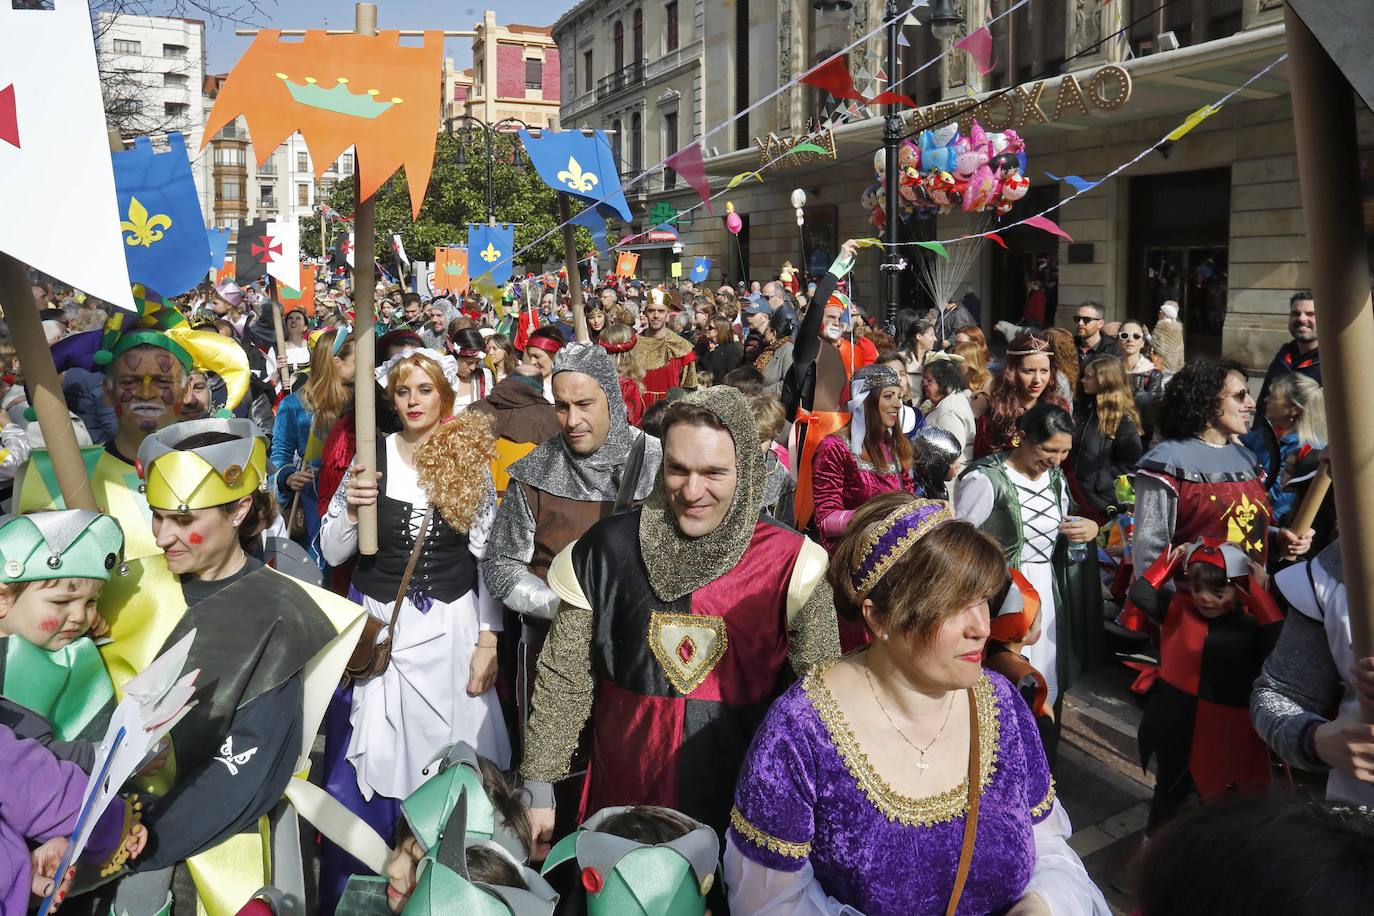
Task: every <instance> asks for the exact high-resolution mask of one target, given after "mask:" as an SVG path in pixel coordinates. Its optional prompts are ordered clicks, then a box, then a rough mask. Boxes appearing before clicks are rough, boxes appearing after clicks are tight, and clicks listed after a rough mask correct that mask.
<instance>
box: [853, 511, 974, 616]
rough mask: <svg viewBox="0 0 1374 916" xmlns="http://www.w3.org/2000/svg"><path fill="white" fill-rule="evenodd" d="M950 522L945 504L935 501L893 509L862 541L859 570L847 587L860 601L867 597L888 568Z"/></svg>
mask: <svg viewBox="0 0 1374 916" xmlns="http://www.w3.org/2000/svg"><path fill="white" fill-rule="evenodd" d="M952 521H954V512H953V511H952V510H951V509H950V507H949V503H946V502H942V501H940V500H938V499H915V500H912V501H911V502H909V503H907V504H905V505H903V506H901V507H899V508H897V509H894V510H893V511H892V512H890V513H888V515H887V517H886V518H884V519H883V520H882V521H881V522H879V523H878V524H877V525H875V526H874V528H873V530H872V531H870V532H869V533H868V536H867V537H865V538H864V552H863V556H862V557H861V558H860V560H859V568H858V569H856V570H855V571H854V572H853V573H851V574H850V577H849V584H850V585H852V586H853V587H854V593H855V594H856V595H858V596H859V598H860V599H862V598H865V597H867V595H868V593H869V592H870V591H872V590H873V586H875V585H877V584H878V581H879V580H880V579H882V577H883V576H884V575H886V574H887V571H888V570H889V569H891V568H892V564H894V563H896V562H897V561H898V560H899V559H901V558H902V557H903V556H905V555H906V552H907V551H908V550H910V549H911V545H912V544H915V543H916V542H917V541H919V540H920V539H921V538H923V537H925V536H926V534H928V533H929V532H930V531H932V530H933V529H935V528H937V527H939V526H940V525H943V524H944V523H945V522H952Z"/></svg>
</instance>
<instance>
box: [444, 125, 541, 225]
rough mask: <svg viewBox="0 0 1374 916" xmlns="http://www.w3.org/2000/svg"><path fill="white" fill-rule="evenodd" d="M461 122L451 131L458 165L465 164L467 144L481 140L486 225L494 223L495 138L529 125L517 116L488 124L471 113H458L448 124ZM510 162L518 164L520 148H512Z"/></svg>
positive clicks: (526, 128)
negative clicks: (455, 138) (483, 161)
mask: <svg viewBox="0 0 1374 916" xmlns="http://www.w3.org/2000/svg"><path fill="white" fill-rule="evenodd" d="M460 122H461V123H462V125H463V126H462V127H460V128H458V129H457V130H455V131H453V133H454V134H455V135H456V136H457V137H458V165H459V166H463V165H466V164H467V162H466V157H465V155H464V149H465V148H466V147H467V145H468V144H471V143H473V142H474V141H475V140H480V141H481V142H482V148H483V151H484V152H485V153H486V160H487V225H488V226H495V225H496V204H495V201H494V200H493V199H492V162H493V161H494V160H495V159H496V138H497V137H499V136H500V135H502V134H510V133H513V132H514V131H515V130H519V129H523V130H528V129H529V125H528V124H526V123H525V122H524V121H522V120H520V119H519V118H502V119H501V120H500V121H497V122H496V123H495V124H488V123H486V122H485V121H481V120H478V119H477V118H474V117H473V116H472V115H459V116H458V117H456V118H452V119H451V120H450V122H449V123H450V126H451V125H453V124H455V123H460ZM512 157H513V158H512V162H513V164H516V165H519V163H520V148H519V147H514V148H513V149H512Z"/></svg>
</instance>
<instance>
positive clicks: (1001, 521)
mask: <svg viewBox="0 0 1374 916" xmlns="http://www.w3.org/2000/svg"><path fill="white" fill-rule="evenodd" d="M1016 430H1017V443H1018V444H1017V446H1016V448H1014V449H1012V450H1011V451H1007V452H999V453H997V454H995V455H989V456H988V457H986V458H982V459H979V460H978V461H975V462H974V463H973V465H972V466H971V467H970V468H969V470H967V471H966V472H965V473H964V476H963V477H962V478H961V479H960V481H959V488H958V491H957V492H956V493H955V500H954V511H955V514H956V515H958V516H959V517H960V518H966V519H968V520H969V521H970V522H973V524H975V525H977V526H978V527H979V528H981V529H983V530H984V531H986V532H987V533H988V534H991V535H992V536H993V537H994V538H996V539H997V541H998V543H999V544H1001V545H1002V552H1003V554H1004V555H1005V557H1006V562H1007V566H1009V567H1011V568H1012V569H1018V570H1020V571H1021V573H1022V574H1023V575H1024V576H1025V577H1026V578H1027V579H1028V580H1029V581H1030V583H1031V585H1032V586H1034V588H1035V590H1036V592H1037V593H1038V594H1039V595H1040V608H1041V610H1040V615H1041V616H1040V620H1041V631H1042V635H1041V637H1040V639H1039V641H1038V642H1036V643H1035V644H1034V645H1028V646H1026V648H1025V655H1026V658H1027V659H1028V660H1029V661H1030V663H1031V665H1032V666H1033V667H1034V668H1035V669H1036V670H1037V671H1039V672H1040V673H1041V674H1043V675H1044V676H1045V681H1046V684H1047V686H1048V691H1049V693H1048V697H1047V699H1046V704H1047V706H1053V708H1054V721H1055V722H1057V721H1058V718H1059V710H1060V706H1061V705H1062V702H1063V699H1062V698H1063V693H1064V691H1065V690H1067V689H1068V688H1069V686H1070V684H1072V682H1073V679H1074V677H1076V676H1077V674H1078V673H1079V671H1081V670H1082V667H1083V665H1084V663H1085V661H1086V660H1087V657H1088V654H1089V651H1090V648H1091V646H1092V645H1093V641H1092V640H1093V636H1094V632H1095V631H1094V628H1097V630H1096V632H1098V633H1100V628H1101V620H1102V617H1101V607H1102V590H1101V585H1100V583H1099V582H1098V580H1097V564H1096V562H1091V563H1089V562H1074V561H1072V560H1071V559H1070V558H1069V553H1068V551H1069V548H1070V545H1072V544H1090V543H1091V541H1092V540H1093V539H1094V538H1095V537H1097V524H1096V523H1094V522H1093V521H1091V520H1089V519H1086V518H1079V517H1077V516H1076V515H1075V514H1074V511H1075V507H1074V505H1073V501H1072V496H1071V495H1070V493H1069V488H1068V484H1067V481H1066V478H1065V475H1064V472H1063V471H1062V470H1060V464H1061V463H1062V462H1063V461H1064V459H1065V458H1067V457H1068V455H1069V450H1070V449H1071V447H1072V446H1073V434H1074V425H1073V417H1071V416H1070V415H1069V412H1068V411H1067V410H1064V409H1063V408H1062V407H1057V406H1055V405H1054V404H1037V405H1036V406H1035V407H1032V408H1031V409H1030V410H1029V411H1027V412H1026V413H1025V414H1023V415H1022V416H1021V418H1020V420H1018V421H1017V425H1016ZM1094 556H1095V555H1094ZM1041 738H1042V739H1044V742H1045V752H1046V753H1047V754H1048V755H1049V758H1050V764H1051V766H1053V764H1054V756H1055V745H1056V743H1057V741H1058V727H1057V726H1056V725H1053V724H1052V723H1051V727H1050V728H1044V729H1042V733H1041Z"/></svg>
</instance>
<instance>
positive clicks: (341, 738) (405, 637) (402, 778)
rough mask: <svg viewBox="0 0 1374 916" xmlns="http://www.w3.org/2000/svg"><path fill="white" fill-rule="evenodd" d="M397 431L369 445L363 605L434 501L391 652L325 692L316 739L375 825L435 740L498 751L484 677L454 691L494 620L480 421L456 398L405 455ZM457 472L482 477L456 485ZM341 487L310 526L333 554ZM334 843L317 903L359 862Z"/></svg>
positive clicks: (358, 591)
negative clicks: (471, 689)
mask: <svg viewBox="0 0 1374 916" xmlns="http://www.w3.org/2000/svg"><path fill="white" fill-rule="evenodd" d="M399 358H401V357H396V358H395V359H399ZM450 361H451V358H450ZM389 369H390V366H389V365H387V366H383V367H381V368H380V369H379V370H378V371H379V372H382V371H384V370H389ZM399 442H400V434H399V433H393V434H391V435H389V436H387V437H386V440H385V443H384V445H383V447H382V448H379V449H378V451H377V469H378V471H380V472H381V473H382V475H383V476H382V478H381V489H382V492H381V493H380V494H379V495H378V499H377V527H378V531H379V533H380V535H381V536H380V538H379V540H380V542H381V543H380V548H379V550H378V551H377V553H376V554H375V555H374V556H370V557H369V556H359V557H358V560H357V565H356V566H355V567H354V571H353V578H352V583H351V586H350V591H349V595H350V597H352V598H353V599H354V600H355V601H358V602H360V603H361V604H363V606H364V607H366V608H367V612H368V613H369V614H371V615H372V616H373V617H376V618H378V619H379V620H381V621H383V622H388V621H390V619H391V614H392V606H393V603H394V601H395V599H396V593H397V590H398V589H399V587H400V582H401V577H402V575H403V573H404V570H405V568H406V564H407V561H408V560H409V558H410V554H411V551H412V548H413V547H414V546H415V538H416V536H417V535H418V534H419V529H420V525H421V522H422V520H423V518H424V517H425V514H426V511H427V510H428V509H429V508H430V507H431V506H434V507H435V509H436V510H437V511H435V512H434V513H433V514H432V516H431V519H430V522H429V526H428V530H427V531H426V532H425V535H424V546H423V547H422V548H421V550H420V553H419V559H418V561H417V563H416V565H415V572H414V575H413V576H412V578H411V580H410V584H409V586H408V588H407V591H406V596H405V599H404V601H403V602H402V605H401V612H400V616H399V618H398V621H397V625H396V631H395V635H394V637H393V640H392V647H391V662H390V664H389V665H388V666H387V668H386V670H385V671H384V672H383V673H382V674H380V675H378V676H377V677H373V678H369V679H367V680H364V681H360V682H357V683H356V684H354V685H352V686H351V687H345V688H342V689H341V690H340V691H338V692H337V693H336V695H335V702H334V703H333V704H331V707H330V714H329V720H328V723H327V729H326V751H325V788H326V789H327V790H328V791H329V793H330V794H331V795H333V796H334V797H335V798H337V799H338V800H339V801H341V802H343V803H344V804H345V805H346V806H347V807H349V808H350V809H352V810H353V811H354V812H355V813H357V814H359V815H360V816H361V817H362V818H363V819H364V820H366V821H367V822H368V823H369V824H371V825H372V827H373V828H374V829H376V830H377V831H378V832H379V833H380V834H382V835H383V836H390V835H391V831H392V828H393V826H394V825H395V822H396V817H397V813H398V810H399V809H398V807H397V806H398V803H399V800H400V799H403V798H405V797H406V796H407V795H409V794H410V793H411V792H413V791H414V790H415V789H416V788H417V787H418V786H419V785H420V783H421V782H423V781H424V778H425V774H424V768H425V766H426V765H427V764H428V763H429V762H430V761H431V760H432V759H433V757H434V755H435V753H436V752H437V751H438V750H439V749H440V748H442V747H444V746H446V745H449V744H452V743H454V742H455V741H465V742H467V743H468V744H470V745H472V746H473V747H474V748H476V749H477V751H478V753H480V754H482V755H483V756H485V757H489V758H491V759H492V760H493V761H496V762H497V764H498V765H500V766H506V765H508V763H509V760H510V741H509V738H508V736H507V732H506V724H505V720H504V719H503V718H502V715H501V709H500V704H499V702H498V700H497V696H496V690H495V688H494V687H493V688H488V689H487V690H486V691H485V692H484V693H482V694H481V695H480V696H475V697H473V696H469V695H468V691H467V687H468V680H469V674H470V672H469V662H470V659H471V656H472V652H473V649H474V647H475V646H476V645H477V642H478V634H479V633H480V632H481V631H484V630H496V631H499V630H500V629H501V626H502V624H501V608H500V605H499V604H498V603H497V602H496V601H495V600H493V599H492V598H491V597H490V595H488V593H487V591H486V588H485V586H483V585H482V583H481V574H480V572H479V570H478V565H477V561H478V559H480V557H481V555H482V552H483V550H484V549H485V547H486V542H487V532H488V531H489V529H490V526H491V520H492V518H493V516H494V515H495V512H496V500H495V491H494V490H493V488H492V485H491V481H490V476H489V473H488V471H487V463H488V462H489V460H490V458H491V452H492V440H491V432H490V427H489V421H488V420H487V418H486V417H484V416H482V415H480V414H476V413H469V412H464V413H462V414H460V415H458V416H457V417H454V418H452V419H448V420H446V421H441V422H440V423H439V425H438V427H437V428H436V429H435V430H434V432H433V433H432V434H431V435H430V436H429V438H428V440H426V441H425V442H424V443H423V444H422V445H421V446H420V447H419V448H417V449H416V452H415V456H414V464H413V465H412V464H410V463H407V461H406V460H405V459H404V458H403V457H402V456H401V453H400V451H399V448H398V446H399ZM464 474H467V475H471V474H478V475H481V476H482V478H483V479H482V480H481V482H480V484H478V485H477V486H466V487H461V484H462V483H463V482H464V481H463V479H462V475H464ZM466 483H468V484H471V483H472V481H470V480H468V481H466ZM455 487H461V489H455ZM347 490H348V485H347V480H346V479H345V481H344V482H343V483H342V484H341V485H340V486H339V488H338V490H337V491H336V492H335V494H334V497H333V500H332V501H331V503H330V506H329V511H328V512H327V514H326V516H325V519H324V523H323V525H322V526H321V528H320V544H321V548H322V550H323V553H324V556H325V559H326V560H327V561H328V562H329V563H331V564H332V565H336V566H337V565H339V564H341V563H343V562H344V561H346V560H348V559H349V558H350V557H352V556H353V554H354V553H355V552H356V551H357V545H358V528H357V525H356V523H354V522H352V521H350V520H349V518H348V514H347ZM470 494H475V496H472V495H470ZM337 854H338V851H337V850H332V849H330V850H326V855H325V856H323V857H322V874H321V891H320V893H321V901H322V902H321V907H322V909H324V908H326V907H329V908H332V906H333V901H334V900H336V899H337V897H338V894H339V893H340V891H341V890H342V888H343V882H344V881H345V880H346V879H347V876H348V874H349V873H351V872H353V871H356V870H358V867H357V866H356V865H354V864H353V863H352V862H351V860H350V859H348V858H346V857H345V858H339V857H338V855H337Z"/></svg>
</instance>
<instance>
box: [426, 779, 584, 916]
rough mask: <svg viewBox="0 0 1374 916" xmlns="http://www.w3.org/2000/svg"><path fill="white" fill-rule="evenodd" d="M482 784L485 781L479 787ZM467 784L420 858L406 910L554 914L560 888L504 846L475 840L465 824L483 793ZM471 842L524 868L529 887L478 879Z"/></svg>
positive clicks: (472, 915) (490, 915)
mask: <svg viewBox="0 0 1374 916" xmlns="http://www.w3.org/2000/svg"><path fill="white" fill-rule="evenodd" d="M479 789H480V787H479ZM483 794H484V793H482V792H481V791H477V792H469V791H468V789H467V788H466V787H464V788H463V789H462V790H461V791H460V792H459V793H458V798H457V799H456V801H455V802H454V805H453V810H452V811H451V812H450V813H449V816H448V820H447V821H446V823H445V824H444V828H443V830H442V831H441V832H440V834H439V837H438V844H437V845H436V846H434V847H431V848H430V850H429V851H428V852H427V854H426V855H425V858H424V859H423V860H421V862H420V866H419V880H418V881H417V882H416V884H415V890H414V891H413V892H411V895H410V900H409V901H407V902H406V907H405V910H403V912H404V913H405V914H406V916H437V914H441V913H443V914H448V913H452V914H458V913H461V914H463V916H553V911H554V907H555V905H556V904H557V903H558V894H557V893H555V892H554V889H553V888H552V887H550V886H549V883H548V882H547V881H545V880H544V879H543V877H541V876H540V875H539V873H538V872H536V871H534V870H533V869H531V868H528V867H526V866H524V865H521V864H520V863H519V862H518V861H516V860H515V859H514V858H512V857H511V855H510V853H509V852H507V851H506V849H505V847H503V846H501V845H499V844H496V843H491V842H484V841H480V840H479V841H477V842H470V841H469V837H468V834H467V830H466V826H467V822H468V800H469V799H474V800H475V799H476V798H477V797H478V796H481V795H483ZM469 846H483V847H485V848H487V849H490V850H492V851H493V852H495V853H496V854H498V855H500V856H502V857H503V858H505V859H507V860H508V861H509V862H510V863H511V865H513V866H515V868H516V869H517V870H519V872H520V876H521V878H522V879H523V880H524V882H525V885H526V886H525V887H524V888H519V887H505V886H502V885H496V884H486V883H484V882H473V881H472V880H471V878H470V877H469V875H468V866H467V851H468V847H469Z"/></svg>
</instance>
